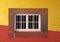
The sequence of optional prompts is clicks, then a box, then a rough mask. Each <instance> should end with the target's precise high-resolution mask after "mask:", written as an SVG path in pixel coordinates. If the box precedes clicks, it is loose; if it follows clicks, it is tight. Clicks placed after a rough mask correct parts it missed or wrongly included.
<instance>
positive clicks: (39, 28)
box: [14, 14, 41, 32]
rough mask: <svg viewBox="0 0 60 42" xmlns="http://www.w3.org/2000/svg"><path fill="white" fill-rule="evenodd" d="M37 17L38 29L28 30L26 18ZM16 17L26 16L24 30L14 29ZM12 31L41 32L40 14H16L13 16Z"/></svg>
mask: <svg viewBox="0 0 60 42" xmlns="http://www.w3.org/2000/svg"><path fill="white" fill-rule="evenodd" d="M34 15H38V17H39V18H38V19H39V21H38V25H39V26H38V29H28V16H34ZM16 16H26V29H16ZM14 19H15V20H14V31H18V32H41V15H40V14H16V15H15V16H14Z"/></svg>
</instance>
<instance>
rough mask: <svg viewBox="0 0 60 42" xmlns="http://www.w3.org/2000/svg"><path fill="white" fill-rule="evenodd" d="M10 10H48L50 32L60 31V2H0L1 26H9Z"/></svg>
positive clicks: (32, 0) (4, 0) (56, 0)
mask: <svg viewBox="0 0 60 42" xmlns="http://www.w3.org/2000/svg"><path fill="white" fill-rule="evenodd" d="M9 8H48V30H52V31H60V0H0V25H8V19H9V18H8V9H9Z"/></svg>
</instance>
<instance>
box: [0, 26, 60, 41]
mask: <svg viewBox="0 0 60 42" xmlns="http://www.w3.org/2000/svg"><path fill="white" fill-rule="evenodd" d="M0 42H60V32H57V31H48V38H9V37H8V26H1V25H0Z"/></svg>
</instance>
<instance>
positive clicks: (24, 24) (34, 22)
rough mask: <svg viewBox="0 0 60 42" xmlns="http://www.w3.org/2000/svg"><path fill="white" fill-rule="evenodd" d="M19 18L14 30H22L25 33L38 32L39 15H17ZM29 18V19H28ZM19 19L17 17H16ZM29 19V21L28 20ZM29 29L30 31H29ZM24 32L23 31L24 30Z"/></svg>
mask: <svg viewBox="0 0 60 42" xmlns="http://www.w3.org/2000/svg"><path fill="white" fill-rule="evenodd" d="M18 16H20V20H19V21H16V25H18V24H19V25H20V26H19V25H18V27H17V26H16V29H19V31H20V29H21V31H22V30H24V29H26V30H27V31H34V30H36V31H37V30H39V25H40V24H39V23H40V22H39V21H40V20H39V19H38V18H40V17H39V15H37V14H36V15H28V14H25V15H18ZM30 16H31V17H30ZM18 18H19V17H18ZM29 18H30V20H29ZM29 29H30V30H29ZM24 31H25V30H24Z"/></svg>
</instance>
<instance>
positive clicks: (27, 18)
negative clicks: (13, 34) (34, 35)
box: [26, 15, 28, 30]
mask: <svg viewBox="0 0 60 42" xmlns="http://www.w3.org/2000/svg"><path fill="white" fill-rule="evenodd" d="M26 30H28V15H26Z"/></svg>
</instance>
